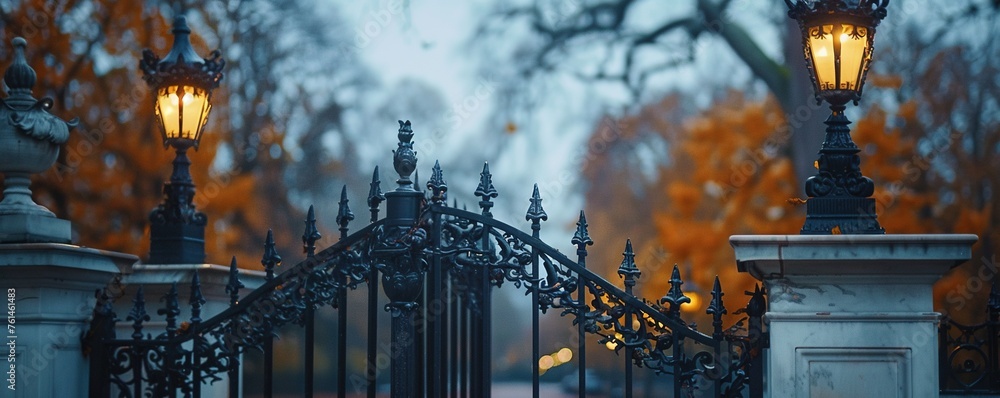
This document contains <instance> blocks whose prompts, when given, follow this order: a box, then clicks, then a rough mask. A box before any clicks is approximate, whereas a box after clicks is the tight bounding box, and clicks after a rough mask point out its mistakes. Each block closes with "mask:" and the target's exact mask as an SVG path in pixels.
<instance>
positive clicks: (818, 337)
mask: <svg viewBox="0 0 1000 398" xmlns="http://www.w3.org/2000/svg"><path fill="white" fill-rule="evenodd" d="M976 239H977V238H976V236H975V235H825V236H824V235H812V236H806V235H763V236H733V237H731V238H730V240H729V241H730V244H732V246H733V248H734V249H735V251H736V264H737V267H738V268H739V271H740V272H747V273H749V274H750V275H752V276H753V277H754V278H757V279H759V280H761V281H763V282H764V284H765V285H766V286H767V289H768V312H767V313H766V315H765V319H766V320H767V321H768V322H769V323H770V325H769V332H770V345H771V348H770V357H769V361H768V365H767V371H766V372H765V375H766V376H765V377H766V380H765V383H766V384H767V387H768V388H767V389H768V390H769V392H770V396H772V397H937V396H938V394H939V392H938V391H939V387H938V377H939V374H938V347H937V323H938V320H939V318H940V314H938V313H936V312H934V304H933V295H932V285H933V284H934V282H935V281H937V280H938V279H939V278H940V277H941V276H942V275H943V274H944V273H945V272H947V271H948V270H949V269H951V268H952V267H954V266H955V265H958V264H960V263H962V262H964V261H966V260H968V259H969V258H970V257H971V255H972V248H971V247H972V244H973V243H975V242H976Z"/></svg>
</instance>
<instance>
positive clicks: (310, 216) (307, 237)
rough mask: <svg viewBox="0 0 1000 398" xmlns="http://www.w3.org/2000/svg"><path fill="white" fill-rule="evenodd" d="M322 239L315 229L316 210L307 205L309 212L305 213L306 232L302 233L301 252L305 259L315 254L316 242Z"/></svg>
mask: <svg viewBox="0 0 1000 398" xmlns="http://www.w3.org/2000/svg"><path fill="white" fill-rule="evenodd" d="M322 237H323V235H320V234H319V230H318V229H316V210H315V209H313V205H309V211H307V212H306V230H305V231H304V232H302V252H303V253H305V254H306V257H312V256H313V255H314V254H316V241H318V240H320V238H322Z"/></svg>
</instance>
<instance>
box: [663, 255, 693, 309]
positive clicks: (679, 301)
mask: <svg viewBox="0 0 1000 398" xmlns="http://www.w3.org/2000/svg"><path fill="white" fill-rule="evenodd" d="M683 284H684V280H683V279H681V272H680V270H678V269H677V264H674V271H673V273H671V274H670V291H668V292H667V295H666V296H663V298H661V299H660V304H665V303H670V308H669V310H670V315H673V316H680V313H681V305H683V304H684V303H690V302H691V299H690V298H688V296H685V295H684V291H682V290H681V285H683Z"/></svg>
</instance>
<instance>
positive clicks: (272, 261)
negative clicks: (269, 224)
mask: <svg viewBox="0 0 1000 398" xmlns="http://www.w3.org/2000/svg"><path fill="white" fill-rule="evenodd" d="M260 263H261V264H263V265H264V273H265V275H264V277H265V278H266V279H267V280H271V279H274V267H277V266H279V265H280V264H281V256H279V255H278V251H277V250H275V248H274V232H272V231H271V230H270V229H268V230H267V238H266V239H265V240H264V257H263V258H261V260H260Z"/></svg>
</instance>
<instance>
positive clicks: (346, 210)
mask: <svg viewBox="0 0 1000 398" xmlns="http://www.w3.org/2000/svg"><path fill="white" fill-rule="evenodd" d="M353 219H354V213H352V212H351V206H349V205H348V200H347V185H344V187H343V188H341V189H340V204H339V206H338V208H337V225H340V239H344V238H346V237H347V230H348V228H347V224H349V223H350V222H351V220H353Z"/></svg>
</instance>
